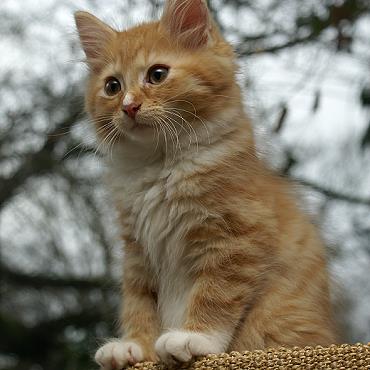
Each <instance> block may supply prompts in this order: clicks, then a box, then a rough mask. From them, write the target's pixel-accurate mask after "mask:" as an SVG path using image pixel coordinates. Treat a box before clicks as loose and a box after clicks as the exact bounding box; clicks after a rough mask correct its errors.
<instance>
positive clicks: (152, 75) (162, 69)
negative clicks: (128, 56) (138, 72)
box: [148, 65, 169, 85]
mask: <svg viewBox="0 0 370 370" xmlns="http://www.w3.org/2000/svg"><path fill="white" fill-rule="evenodd" d="M168 70H169V68H168V67H166V66H159V65H156V66H153V67H151V68H150V69H149V71H148V82H149V83H151V84H154V85H158V84H160V83H161V82H163V81H164V80H165V79H166V77H167V75H168Z"/></svg>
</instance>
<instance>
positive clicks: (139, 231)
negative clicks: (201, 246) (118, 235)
mask: <svg viewBox="0 0 370 370" xmlns="http://www.w3.org/2000/svg"><path fill="white" fill-rule="evenodd" d="M170 175H171V173H170V171H167V170H164V169H163V168H161V167H160V166H158V165H155V164H153V165H152V166H150V167H146V168H144V169H142V170H141V171H121V172H120V173H119V175H117V173H116V174H114V176H112V183H111V186H112V189H113V193H114V197H115V200H116V202H117V206H118V209H119V210H120V212H121V213H122V215H123V217H122V228H123V230H122V231H123V233H124V234H126V235H129V237H130V238H132V239H134V240H136V241H137V242H139V243H140V245H141V246H142V248H143V250H144V254H145V257H146V258H147V260H148V261H149V262H150V264H151V267H152V268H154V270H156V271H157V272H159V270H160V269H163V268H164V266H165V265H167V266H168V265H170V260H171V263H172V264H173V263H177V261H175V260H174V256H179V253H178V249H179V248H180V244H181V241H180V240H176V241H175V238H176V234H177V229H178V219H179V217H181V215H180V213H181V212H180V208H179V207H178V204H177V202H176V201H175V200H174V199H173V198H172V197H171V196H170V193H171V192H173V191H172V187H171V186H169V184H168V181H167V180H168V178H169V177H170Z"/></svg>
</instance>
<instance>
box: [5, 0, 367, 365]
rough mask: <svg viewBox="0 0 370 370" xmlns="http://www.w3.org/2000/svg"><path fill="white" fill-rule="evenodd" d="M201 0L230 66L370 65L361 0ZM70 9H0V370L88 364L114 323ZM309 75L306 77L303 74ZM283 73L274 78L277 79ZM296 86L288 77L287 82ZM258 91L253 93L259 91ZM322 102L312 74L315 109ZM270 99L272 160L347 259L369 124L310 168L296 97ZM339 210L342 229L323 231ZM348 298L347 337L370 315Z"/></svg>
mask: <svg viewBox="0 0 370 370" xmlns="http://www.w3.org/2000/svg"><path fill="white" fill-rule="evenodd" d="M160 4H161V3H160V2H159V3H158V2H157V1H155V0H153V1H151V2H150V4H149V2H145V7H146V9H147V10H148V14H150V13H156V11H157V10H158V9H160ZM80 5H81V7H82V8H86V7H87V8H90V10H91V11H93V12H94V13H95V14H97V15H102V16H104V14H120V12H121V13H122V14H127V9H131V10H132V14H133V17H134V13H135V11H136V10H137V9H140V7H142V6H143V4H142V3H141V2H140V1H132V0H127V1H126V2H123V4H121V5H120V6H118V5H117V4H116V2H113V1H112V2H110V3H108V2H104V6H102V5H98V2H95V1H91V2H89V3H86V2H83V1H81V4H80ZM210 6H211V9H212V11H213V13H214V15H215V18H216V19H217V21H218V22H219V24H220V25H221V27H222V28H223V30H224V32H225V33H226V34H227V36H228V37H229V38H230V39H231V40H233V42H234V44H235V48H236V51H237V53H238V54H239V56H240V63H241V64H244V63H253V62H254V61H256V64H258V63H260V61H262V60H264V59H263V58H266V56H269V58H270V59H269V60H273V61H274V62H276V61H278V60H279V58H280V59H281V58H284V57H285V58H287V59H288V61H289V68H292V67H293V66H294V64H295V63H296V61H295V59H294V58H298V57H297V53H298V52H299V51H301V50H305V51H306V55H307V53H310V51H312V50H314V48H316V49H325V50H328V51H329V52H330V53H331V55H340V56H344V55H347V56H350V57H351V58H352V59H351V60H354V59H356V60H358V61H360V62H361V63H365V64H366V65H367V71H368V67H369V66H370V54H369V50H370V48H369V44H370V39H369V38H368V34H366V33H365V32H363V31H361V30H363V29H365V30H369V27H370V18H369V17H370V3H369V2H368V1H366V0H362V1H361V0H344V1H329V0H325V1H319V0H310V1H306V2H301V1H298V0H286V1H284V2H281V1H277V0H270V1H248V0H243V1H240V0H214V1H212V2H211V4H210ZM76 8H77V5H76V4H75V3H74V4H73V3H72V1H67V0H65V1H63V2H56V1H49V3H47V2H45V4H44V5H42V6H40V9H35V7H34V4H33V3H32V1H20V0H18V1H14V0H13V1H9V0H6V1H4V3H3V5H1V7H0V32H1V34H2V41H1V42H0V44H1V46H2V50H6V51H7V53H8V54H7V55H6V57H4V60H3V62H1V63H0V81H1V86H2V90H1V93H0V112H1V117H2V120H1V122H0V164H1V166H0V253H1V254H0V277H1V281H0V293H1V303H0V331H1V333H2V335H1V338H0V368H3V369H8V370H10V369H14V370H15V369H17V370H21V369H64V370H68V369H71V370H72V369H73V370H77V369H81V370H82V369H86V368H88V367H89V366H92V365H91V360H90V355H91V353H93V351H94V349H95V347H96V345H97V339H96V338H103V337H105V336H110V335H113V334H114V323H115V321H116V310H117V307H118V302H119V288H118V286H119V283H118V282H119V269H118V268H115V264H114V261H118V263H119V256H118V255H119V251H120V247H119V241H117V238H116V236H115V235H116V233H115V230H114V227H112V226H111V225H113V224H114V219H115V211H114V208H113V207H112V205H111V204H110V203H109V197H107V196H106V195H105V192H104V186H102V184H101V180H100V178H101V176H102V174H103V170H102V166H101V164H100V158H99V156H98V154H97V153H96V150H95V147H94V138H93V134H92V132H91V129H90V126H89V122H88V121H87V120H86V118H85V117H84V115H83V107H82V105H83V99H82V96H83V88H82V84H81V80H82V78H83V76H82V75H81V71H80V70H78V71H77V72H76V68H77V67H76V65H75V64H74V63H70V62H68V59H69V60H75V59H76V58H77V56H80V55H81V54H80V53H79V51H78V47H77V46H76V39H73V40H70V39H67V38H66V36H65V35H66V33H67V31H66V29H67V28H68V27H69V29H71V28H72V27H73V24H72V12H73V10H74V9H76ZM103 8H104V9H103ZM123 10H124V12H123ZM364 24H365V26H364ZM305 62H306V61H305ZM314 62H315V61H314ZM260 77H261V75H259V74H256V75H255V76H250V75H249V76H248V79H246V81H244V80H243V81H242V83H245V84H246V90H247V92H248V95H247V96H248V98H250V99H252V98H251V97H253V94H255V95H256V96H257V95H258V94H259V92H258V89H257V87H256V81H257V80H258V79H259V78H260ZM311 78H313V77H312V76H310V75H308V74H307V73H305V74H304V76H303V79H304V82H307V81H310V79H311ZM367 78H368V77H367ZM364 81H365V85H366V84H367V85H366V86H368V84H369V81H368V80H367V81H366V77H364V79H363V80H361V81H359V82H358V89H359V91H362V93H359V97H360V99H361V102H362V104H363V105H364V107H366V106H367V107H368V100H369V99H368V95H369V94H368V87H364ZM285 83H287V81H286V82H282V83H281V82H280V89H281V90H283V89H284V88H285ZM361 84H362V85H361ZM300 85H302V82H300V81H298V89H300V88H301V87H300ZM259 95H263V93H262V94H261V93H260V94H259ZM256 99H257V100H262V101H263V100H264V96H258V97H257V98H256ZM323 100H325V94H324V93H323V92H322V90H321V87H320V85H318V87H317V88H315V93H314V103H313V105H311V107H313V108H312V109H311V114H312V115H315V114H317V113H318V111H320V108H321V106H322V105H323V104H325V102H323ZM275 101H276V103H274V104H270V105H268V106H267V108H265V106H264V105H259V106H258V107H257V108H256V110H258V112H257V116H258V118H256V119H255V121H256V122H257V123H258V124H259V121H261V125H262V124H263V127H264V128H265V130H266V136H267V137H269V140H271V141H272V143H275V142H277V143H278V144H277V145H278V146H279V147H280V148H283V149H282V150H280V153H281V156H280V157H279V156H277V157H279V158H280V159H279V160H278V161H277V163H273V165H274V166H276V167H278V168H279V169H280V170H281V171H282V172H283V173H284V174H286V175H287V176H290V177H292V178H294V179H297V180H299V181H300V182H301V183H302V184H303V185H304V186H305V187H306V188H307V190H309V191H308V193H309V194H312V193H314V194H316V198H315V199H316V200H315V202H316V203H317V204H318V207H317V208H318V212H319V215H318V217H319V218H318V219H319V220H320V222H321V223H322V225H323V228H324V230H325V231H328V235H329V236H330V237H331V238H333V240H341V242H342V243H343V246H342V247H339V246H338V248H336V250H335V252H336V254H335V255H334V257H333V258H336V260H340V261H341V260H343V259H345V258H347V259H350V257H348V256H346V254H351V253H359V254H361V256H362V257H361V258H363V261H364V264H365V263H367V264H369V263H370V262H369V261H370V248H369V244H370V243H369V240H370V239H369V229H370V224H369V221H368V219H369V217H368V215H369V210H370V194H369V192H368V191H367V192H366V191H364V190H363V188H364V186H365V187H366V186H367V187H368V188H370V187H369V180H370V179H369V177H368V176H367V177H361V175H364V174H363V168H364V167H363V166H365V165H369V155H368V154H369V151H368V149H366V147H368V143H369V128H368V127H366V128H365V131H363V132H359V134H358V135H359V137H360V139H359V140H357V141H355V142H354V141H351V142H350V143H349V144H348V145H350V147H349V148H344V149H345V150H346V151H347V152H348V153H347V154H346V155H347V157H348V156H349V157H350V158H351V162H350V163H347V164H346V163H344V162H342V159H343V157H342V154H339V152H340V151H341V150H342V149H343V148H341V147H340V145H341V144H340V145H339V146H338V147H337V148H336V150H334V151H333V156H336V158H337V159H338V161H340V162H341V164H342V167H343V168H342V167H341V166H338V168H334V169H333V175H332V177H328V178H326V177H325V174H322V171H321V172H320V173H319V174H318V175H316V176H313V177H312V176H311V178H310V176H306V175H307V174H308V173H309V171H308V170H307V168H306V167H307V162H306V158H307V157H308V156H311V157H312V156H314V154H312V152H310V150H309V149H307V148H305V147H303V148H293V147H292V145H290V144H287V142H285V141H284V135H285V132H287V131H289V130H292V128H291V126H289V127H288V126H287V122H288V120H289V119H290V116H291V113H292V112H293V113H294V108H295V107H294V106H292V104H291V101H290V99H289V97H288V98H287V97H286V96H284V97H283V98H282V99H281V100H280V97H279V98H276V97H275ZM256 105H257V104H256ZM364 109H365V108H364ZM366 112H367V113H366V114H367V122H368V121H369V111H368V110H367V111H366ZM333 135H335V132H333ZM361 146H362V147H363V148H364V150H362V151H361V150H358V149H360V147H361ZM313 150H315V149H313ZM352 160H353V162H352ZM319 161H320V159H318V162H319ZM354 162H355V163H357V165H356V166H355V165H354V164H353V163H354ZM356 169H357V170H356ZM355 170H356V171H357V172H353V171H355ZM351 171H352V172H351ZM354 174H355V175H354ZM353 176H357V177H355V178H353ZM321 180H322V181H321ZM360 183H361V184H365V185H362V186H360ZM317 199H318V201H317ZM315 202H314V203H315ZM316 203H315V204H316ZM366 215H367V217H366ZM343 219H345V220H346V222H344V221H343ZM336 222H338V223H340V225H341V230H340V232H334V233H330V230H332V229H333V228H332V225H333V223H336ZM353 250H355V252H353ZM116 255H117V256H116ZM365 261H367V262H365ZM364 280H367V279H366V278H365V279H364ZM360 285H361V284H359V286H357V287H356V289H359V291H360V295H363V296H366V295H367V299H368V300H369V299H370V294H369V292H368V291H367V292H364V289H368V288H370V286H369V284H368V283H366V282H365V281H364V282H363V283H362V286H360ZM361 289H362V290H361ZM351 304H352V305H353V302H351V301H349V302H348V307H347V310H346V315H347V316H345V320H346V328H347V336H348V338H349V340H365V339H366V338H367V339H368V340H369V339H370V338H369V336H368V334H366V332H367V333H368V332H369V325H370V318H369V315H368V314H362V316H361V312H360V311H361V307H363V305H362V306H356V305H354V306H351ZM351 307H357V308H356V310H357V311H356V310H355V311H352V315H353V314H360V317H362V318H363V319H366V320H367V321H366V322H365V323H363V325H361V326H362V327H363V332H360V331H359V329H358V325H357V327H356V325H355V324H353V323H352V321H351V320H353V316H351V309H350V308H351ZM358 307H360V308H358ZM367 307H368V306H367ZM366 325H368V326H366Z"/></svg>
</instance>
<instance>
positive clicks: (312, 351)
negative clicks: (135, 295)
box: [129, 343, 370, 370]
mask: <svg viewBox="0 0 370 370" xmlns="http://www.w3.org/2000/svg"><path fill="white" fill-rule="evenodd" d="M176 368H177V369H187V370H195V369H202V370H212V369H221V370H222V369H232V370H237V369H246V370H255V369H256V370H257V369H272V370H273V369H279V370H285V369H296V370H298V369H299V370H300V369H338V370H344V369H357V370H360V369H361V370H365V369H366V370H370V343H368V344H354V345H349V344H342V345H332V346H330V347H327V348H324V347H321V346H318V347H315V348H313V347H305V348H291V349H287V348H279V349H268V350H265V351H260V350H258V351H251V352H244V353H239V352H231V353H229V354H228V353H224V354H221V355H209V356H207V357H203V358H201V359H198V360H197V361H194V362H193V363H191V364H186V365H182V366H180V365H179V366H177V367H176ZM129 369H131V370H135V369H136V370H138V369H141V370H164V369H166V367H165V366H164V365H160V364H154V363H151V362H145V363H140V364H137V365H135V366H133V367H130V368H129Z"/></svg>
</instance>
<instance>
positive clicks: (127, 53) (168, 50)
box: [104, 22, 177, 79]
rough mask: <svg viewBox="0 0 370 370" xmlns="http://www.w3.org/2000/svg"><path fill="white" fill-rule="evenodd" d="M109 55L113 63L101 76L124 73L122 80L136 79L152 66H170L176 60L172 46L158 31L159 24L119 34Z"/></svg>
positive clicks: (150, 24)
mask: <svg viewBox="0 0 370 370" xmlns="http://www.w3.org/2000/svg"><path fill="white" fill-rule="evenodd" d="M111 54H112V56H113V61H112V62H111V63H110V64H109V65H108V66H107V68H106V69H105V71H104V72H105V73H104V74H106V73H108V74H123V75H124V77H125V79H130V78H132V77H134V76H135V79H136V77H137V75H138V74H141V73H144V71H146V70H147V68H148V67H150V66H151V65H153V64H172V63H174V62H175V61H176V59H177V58H176V55H177V54H176V52H175V51H174V46H173V45H171V43H170V41H169V40H168V39H167V38H166V37H165V36H164V35H163V33H161V32H160V30H159V26H158V22H153V23H147V24H142V25H140V26H136V27H134V28H131V29H129V30H127V31H123V32H120V33H119V34H118V38H117V40H116V43H115V44H114V45H113V50H111Z"/></svg>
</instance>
